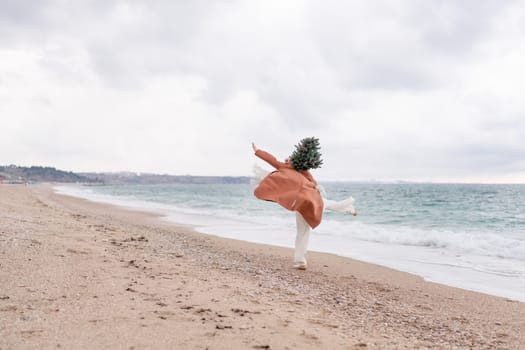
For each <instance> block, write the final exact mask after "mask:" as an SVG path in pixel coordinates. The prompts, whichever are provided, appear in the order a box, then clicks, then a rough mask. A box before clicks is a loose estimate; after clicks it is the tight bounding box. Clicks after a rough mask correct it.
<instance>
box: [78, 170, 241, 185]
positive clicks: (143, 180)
mask: <svg viewBox="0 0 525 350" xmlns="http://www.w3.org/2000/svg"><path fill="white" fill-rule="evenodd" d="M80 175H82V176H85V177H87V178H89V179H92V180H95V181H98V182H103V183H105V184H142V185H153V184H156V185H161V184H243V183H249V182H250V178H249V177H248V176H193V175H167V174H164V175H159V174H147V173H130V172H118V173H80Z"/></svg>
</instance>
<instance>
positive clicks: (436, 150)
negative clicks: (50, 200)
mask: <svg viewBox="0 0 525 350" xmlns="http://www.w3.org/2000/svg"><path fill="white" fill-rule="evenodd" d="M516 4H518V5H516ZM295 5H296V7H294V8H287V7H286V6H287V5H286V4H284V3H280V2H274V3H272V2H271V1H270V2H257V3H252V4H250V3H246V2H241V1H220V2H209V1H168V0H166V1H151V2H141V1H118V0H114V1H102V0H100V1H75V2H61V1H60V2H59V1H52V0H47V1H44V0H41V1H32V2H31V3H29V2H23V1H0V50H2V49H5V51H4V52H19V53H20V54H21V55H22V56H23V57H25V58H24V60H22V61H23V62H21V63H20V64H18V63H17V62H16V61H17V59H16V58H13V59H12V62H11V65H12V67H14V68H13V69H10V70H4V71H2V70H0V84H2V85H0V86H7V87H8V88H7V89H4V90H6V91H7V90H10V91H11V90H13V89H12V88H11V87H12V86H13V85H15V86H16V85H17V84H20V85H23V84H22V82H26V86H30V87H31V89H34V91H31V92H30V93H28V96H29V97H27V96H25V95H24V91H23V89H20V90H17V91H18V92H17V93H18V95H15V93H14V92H9V93H4V94H3V95H1V94H0V100H2V101H7V102H6V103H5V104H4V103H3V106H2V107H1V108H3V109H4V110H5V111H6V112H10V113H12V114H23V118H25V119H23V120H27V121H28V125H30V123H29V121H33V120H34V119H33V118H35V117H34V115H39V114H43V115H50V116H53V115H59V116H62V117H60V118H59V122H58V124H57V125H60V123H61V122H62V121H63V120H66V119H67V118H75V116H74V115H75V108H78V114H82V113H81V112H82V110H85V111H91V109H93V110H92V113H93V114H101V115H104V116H101V117H100V118H101V119H97V118H98V117H97V116H96V115H95V116H93V117H92V118H93V120H94V121H100V120H103V119H102V118H106V119H105V120H108V118H116V117H115V116H114V115H113V114H108V115H110V116H111V117H108V115H105V114H104V113H106V110H107V109H108V108H109V107H111V108H113V107H114V108H115V109H116V110H117V111H118V113H128V114H129V115H133V118H135V119H137V120H139V121H141V120H147V119H146V118H152V115H153V114H154V113H156V114H155V118H157V119H156V120H157V122H158V123H160V124H161V125H164V121H165V119H163V118H185V117H186V115H191V116H192V118H194V119H195V120H198V122H197V121H195V122H194V123H193V124H191V123H189V122H188V123H187V124H185V125H183V126H182V125H181V126H180V129H181V130H184V133H182V132H181V134H180V135H179V136H178V137H179V138H180V140H170V135H166V136H164V137H165V141H163V142H165V143H166V145H164V144H162V145H164V146H165V147H170V146H171V145H175V144H176V142H180V144H183V145H188V147H195V144H199V147H200V148H199V150H201V152H204V151H203V150H208V149H210V148H213V147H207V146H204V145H203V146H200V144H201V143H206V142H207V141H206V138H208V139H213V141H210V143H211V142H213V143H214V144H215V145H217V143H218V142H220V140H221V139H223V140H224V139H227V140H224V142H225V145H224V148H225V149H227V150H228V152H231V150H232V149H236V148H237V145H236V144H235V142H247V143H249V142H250V141H251V140H252V139H255V141H257V140H264V141H265V142H267V143H268V144H270V146H271V145H272V142H273V143H274V144H275V145H276V148H277V151H278V152H280V153H282V154H286V153H287V152H288V150H286V149H285V147H291V146H293V144H294V143H295V142H296V141H297V139H298V138H300V137H302V136H311V135H322V136H323V137H324V139H325V140H326V141H325V142H326V143H325V144H326V145H327V147H328V151H329V153H332V154H337V155H338V157H340V158H338V159H346V157H348V156H349V155H350V156H351V157H353V158H354V159H356V160H357V161H359V162H360V163H361V164H362V165H361V166H359V168H360V172H359V175H355V176H359V177H362V178H366V177H369V176H370V177H371V176H372V174H373V177H376V178H378V177H381V174H384V176H385V177H398V176H403V177H410V175H411V174H412V175H414V176H416V175H415V174H417V176H419V177H422V176H424V175H425V173H426V172H428V169H432V171H434V172H438V173H439V172H441V173H443V174H448V173H449V172H450V171H451V169H459V170H458V171H459V172H461V173H462V174H468V173H470V172H481V171H483V170H484V166H485V167H486V168H487V169H488V168H490V169H502V170H501V171H504V170H503V169H508V170H509V171H513V172H514V171H516V172H517V171H522V170H523V169H520V166H521V165H520V162H519V160H520V159H521V158H523V157H522V155H523V153H522V151H523V149H522V148H521V146H520V145H516V144H514V143H512V142H510V141H512V140H514V139H516V138H518V137H523V136H525V135H524V133H525V132H524V130H525V125H524V124H523V123H522V122H520V120H521V119H520V118H521V115H520V111H521V110H522V109H521V107H522V105H521V104H520V102H519V101H518V99H517V98H516V97H514V96H510V97H507V98H502V97H501V96H502V95H504V94H505V93H506V91H507V90H504V89H503V87H504V86H503V87H502V86H501V85H502V84H501V83H500V85H498V86H494V87H492V86H490V81H491V79H494V76H495V75H496V73H497V71H496V70H495V69H494V68H493V67H494V66H497V65H498V64H500V63H501V62H499V61H497V60H498V59H499V57H498V55H497V54H495V53H494V52H492V51H491V47H492V46H491V45H494V42H495V43H496V44H497V45H503V44H501V43H502V42H504V41H505V40H510V42H508V43H507V42H505V45H504V46H505V47H506V49H507V50H508V51H507V52H512V53H514V54H515V55H520V54H522V51H520V50H522V48H520V46H519V45H520V44H519V43H518V42H517V41H513V40H514V39H513V38H512V37H506V36H505V33H506V29H505V28H504V25H505V23H506V22H505V21H506V19H507V18H506V17H505V16H507V14H508V13H509V9H512V7H513V6H519V3H518V2H512V1H504V2H493V1H470V0H469V1H461V2H457V1H452V0H447V1H440V2H435V1H413V0H399V1H395V2H392V1H379V2H373V3H364V2H361V1H350V2H340V1H326V2H322V3H320V2H298V3H296V4H295ZM502 27H503V28H504V29H502ZM523 27H524V25H523V23H522V24H521V25H517V28H516V27H514V28H513V30H514V31H516V30H517V31H521V32H522V33H523V32H525V29H524V28H523ZM496 29H497V30H496ZM498 31H501V33H499V32H498ZM507 31H508V30H507ZM502 33H503V34H502ZM513 35H516V37H519V35H517V34H516V33H515V32H514V34H513ZM513 45H514V46H513ZM487 52H489V53H490V55H487V54H486V53H487ZM496 52H497V51H496ZM0 55H2V51H0ZM489 56H490V57H489ZM489 60H493V61H490V62H489ZM4 61H5V60H4ZM26 61H27V62H26ZM485 67H487V69H493V71H494V75H491V74H487V73H486V72H485V71H484V70H483V69H484V68H485ZM476 69H478V70H476ZM516 69H517V73H518V74H519V73H520V72H519V68H518V67H516ZM24 70H27V71H24ZM17 74H18V75H19V76H20V77H19V78H18V77H17V76H16V75H17ZM522 74H523V72H522ZM478 77H479V78H478ZM475 79H480V80H475ZM481 79H486V81H487V84H484V85H483V86H485V85H486V86H488V87H485V88H484V89H481V88H479V85H480V84H479V83H480V82H483V80H481ZM184 84H188V85H184ZM514 84H517V87H518V88H519V87H523V86H522V84H521V83H520V82H519V80H518V82H517V83H516V82H514ZM13 91H14V90H13ZM91 93H93V94H94V97H93V98H92V99H91V98H90V99H87V100H88V101H90V102H91V101H93V102H92V104H89V105H82V104H83V103H84V104H86V99H84V98H83V97H82V95H83V94H91ZM64 95H67V97H62V96H64ZM159 95H160V96H161V97H157V96H159ZM130 96H131V97H130ZM24 98H25V99H26V100H24ZM67 99H73V101H75V103H76V104H74V103H71V105H70V104H68V103H67V102H68V101H66V100H67ZM97 99H98V100H97ZM509 100H510V101H511V102H512V103H510V104H509ZM20 101H26V102H27V101H29V102H28V104H27V105H24V104H23V102H20ZM97 101H98V105H97ZM77 104H78V105H77ZM144 105H146V106H144ZM29 106H32V107H31V108H34V109H33V110H29V109H30V107H29ZM84 113H87V112H84ZM237 113H239V114H242V117H240V116H238V115H237ZM66 115H67V117H66ZM83 116H84V118H85V117H86V116H85V114H83ZM146 116H147V117H146ZM119 117H121V116H119ZM21 118H22V117H21ZM78 118H80V117H78ZM130 118H131V117H130ZM141 118H144V119H141ZM186 118H187V117H186ZM454 118H457V120H458V126H456V125H455V124H454V123H455V122H454ZM122 119H125V118H124V117H122ZM422 120H423V121H422ZM192 121H193V119H192ZM221 122H222V124H221ZM179 124H184V123H182V122H179ZM174 125H176V123H174V124H171V123H168V122H166V125H165V128H170V127H171V128H174V127H175V126H174ZM18 127H19V126H17V128H18ZM43 127H44V128H45V123H44V126H43ZM114 127H115V128H120V127H122V128H123V130H122V132H124V133H125V132H129V135H133V137H135V142H136V143H139V142H140V145H141V146H140V147H138V146H137V148H138V149H142V148H144V147H147V146H146V145H147V142H146V141H143V140H140V141H136V139H137V134H138V135H139V136H140V133H137V132H136V130H134V129H132V128H131V127H129V126H126V123H120V124H119V123H114ZM177 127H179V125H177ZM126 128H129V129H126ZM219 128H222V129H221V130H220V131H219V132H218V131H217V130H218V129H219ZM46 130H47V129H46ZM152 130H153V129H152ZM223 130H224V131H223ZM214 131H215V132H216V133H219V134H220V135H221V136H222V137H217V138H215V136H214ZM79 132H81V131H78V130H76V129H74V128H72V129H71V133H72V134H75V133H79ZM153 132H154V131H151V133H153ZM188 134H194V135H196V136H195V137H194V139H196V140H198V141H195V143H192V142H193V141H192V139H191V138H188V139H185V138H184V136H185V135H188ZM199 134H202V135H203V136H202V138H200V137H201V136H199ZM108 135H111V133H110V132H108V133H107V134H103V136H102V135H100V137H101V138H102V137H104V139H103V144H108V143H111V142H112V141H113V140H111V137H110V136H108ZM204 135H205V136H204ZM232 135H233V136H232ZM437 135H442V136H443V139H445V140H446V142H448V143H449V145H448V146H447V147H445V146H443V145H436V144H432V141H436V140H438V137H437ZM509 135H510V136H509ZM150 137H152V138H154V136H151V135H150ZM73 139H74V137H73ZM129 139H131V137H129ZM163 140H164V139H163ZM4 142H7V141H4ZM25 142H27V143H31V137H28V138H27V139H26V140H25ZM68 142H72V141H71V139H70V138H65V141H64V140H63V141H62V143H61V144H60V145H59V146H57V147H55V146H54V145H50V146H49V150H50V151H49V152H50V153H52V150H53V149H55V150H56V149H57V148H58V149H60V148H61V147H63V146H64V145H65V144H67V143H68ZM126 142H131V141H129V140H128V139H123V140H122V143H123V144H125V143H126ZM142 142H143V143H142ZM159 142H160V141H159ZM170 142H171V143H170ZM57 144H58V143H57ZM0 145H1V144H0ZM5 147H6V145H5V144H4V145H3V148H5ZM337 147H340V148H341V149H342V150H343V151H341V152H339V151H338V150H337ZM101 148H103V146H101ZM46 149H47V148H46ZM357 150H359V152H357ZM78 152H81V153H82V154H83V155H84V156H85V157H87V156H88V154H89V149H82V150H78ZM353 152H355V153H353ZM145 153H147V152H145ZM105 156H107V157H108V158H110V155H109V154H108V155H105ZM94 157H95V156H94ZM115 157H118V156H115ZM189 157H198V155H196V154H192V155H191V156H189ZM327 157H330V154H327ZM67 158H68V159H74V156H73V155H71V156H68V157H67ZM1 160H2V158H1V154H0V163H1ZM369 160H372V161H369ZM109 162H111V161H109ZM137 162H138V163H137V167H138V168H140V166H141V165H140V164H145V163H148V164H149V162H146V161H144V163H140V161H139V160H137ZM333 162H334V163H336V162H338V160H337V159H334V160H333ZM367 162H368V163H374V164H366V163H367ZM139 163H140V164H139ZM180 163H181V164H182V163H183V162H182V161H181V162H180ZM93 164H94V163H93ZM129 164H130V166H132V163H129ZM187 164H194V163H191V162H190V161H188V162H187ZM341 164H345V162H344V161H341ZM400 164H402V165H401V166H400ZM126 165H128V163H126ZM148 166H149V165H148ZM188 166H189V165H188ZM217 166H219V165H217ZM334 169H336V170H334V171H333V172H332V173H326V174H327V175H326V176H327V177H332V178H333V177H337V176H339V175H337V174H341V173H345V169H344V167H341V168H338V167H334ZM400 169H405V171H401V170H400ZM137 170H142V169H137ZM148 170H154V169H148ZM163 170H164V171H166V170H169V169H163ZM188 171H191V170H188ZM199 171H201V170H199ZM202 171H204V170H202ZM206 171H212V170H206ZM239 171H240V170H239ZM323 171H325V170H323ZM326 171H328V169H326ZM354 174H357V173H354ZM342 177H345V176H342ZM346 177H347V176H346Z"/></svg>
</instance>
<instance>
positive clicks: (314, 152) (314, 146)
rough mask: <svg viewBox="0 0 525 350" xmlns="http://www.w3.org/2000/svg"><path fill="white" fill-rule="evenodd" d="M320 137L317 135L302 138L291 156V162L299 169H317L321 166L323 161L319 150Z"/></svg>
mask: <svg viewBox="0 0 525 350" xmlns="http://www.w3.org/2000/svg"><path fill="white" fill-rule="evenodd" d="M320 149H321V146H320V145H319V139H317V138H315V137H307V138H304V139H302V140H301V141H300V142H299V144H297V145H296V146H295V150H294V151H293V153H292V155H291V156H290V162H291V163H292V166H293V167H294V169H295V170H297V171H303V170H308V169H316V168H319V167H321V164H323V161H322V159H321V153H319V150H320Z"/></svg>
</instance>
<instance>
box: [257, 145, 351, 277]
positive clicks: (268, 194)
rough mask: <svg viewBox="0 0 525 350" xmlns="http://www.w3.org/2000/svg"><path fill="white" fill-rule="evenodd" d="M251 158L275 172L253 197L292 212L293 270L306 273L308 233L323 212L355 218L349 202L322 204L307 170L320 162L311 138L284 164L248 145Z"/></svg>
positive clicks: (349, 200)
mask: <svg viewBox="0 0 525 350" xmlns="http://www.w3.org/2000/svg"><path fill="white" fill-rule="evenodd" d="M252 148H253V150H254V152H255V155H256V156H257V157H259V158H261V159H262V160H264V161H266V162H267V163H268V164H270V165H271V166H273V167H274V168H275V169H276V171H274V172H272V173H270V174H269V175H267V176H266V177H264V178H263V179H262V180H261V182H260V183H259V185H258V186H257V188H256V189H255V191H254V194H255V196H256V197H257V198H259V199H263V200H267V201H272V202H276V203H278V204H280V205H281V206H283V207H284V208H286V209H288V210H292V211H295V212H296V224H297V235H296V237H295V253H294V265H293V266H294V268H296V269H300V270H306V267H307V263H306V250H307V248H308V239H309V238H310V231H311V229H312V228H315V227H317V226H318V225H319V224H320V223H321V219H322V216H323V209H324V207H325V204H328V205H327V207H329V208H327V209H331V208H332V207H333V208H334V210H336V211H340V212H350V213H352V214H353V215H357V213H356V211H355V209H354V208H353V198H349V199H348V200H346V201H343V202H334V201H328V200H323V198H322V197H321V193H320V191H319V188H318V186H317V182H316V181H315V179H314V177H313V176H312V174H311V173H310V171H309V170H310V169H315V168H319V167H320V166H321V164H322V163H323V161H322V160H321V153H319V149H320V147H319V140H318V139H316V138H314V137H308V138H305V139H302V140H301V141H300V142H299V144H298V145H297V146H295V150H294V152H293V153H292V155H291V156H290V157H289V158H288V159H286V160H285V161H284V162H280V161H278V160H277V159H276V158H275V157H274V156H273V155H271V154H270V153H268V152H266V151H263V150H260V149H258V148H257V146H256V145H255V143H252Z"/></svg>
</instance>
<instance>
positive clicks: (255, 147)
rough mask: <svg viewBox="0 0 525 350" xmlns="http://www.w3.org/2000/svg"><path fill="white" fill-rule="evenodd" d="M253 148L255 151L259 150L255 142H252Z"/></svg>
mask: <svg viewBox="0 0 525 350" xmlns="http://www.w3.org/2000/svg"><path fill="white" fill-rule="evenodd" d="M252 148H253V151H254V152H257V150H258V148H257V146H255V142H252Z"/></svg>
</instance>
